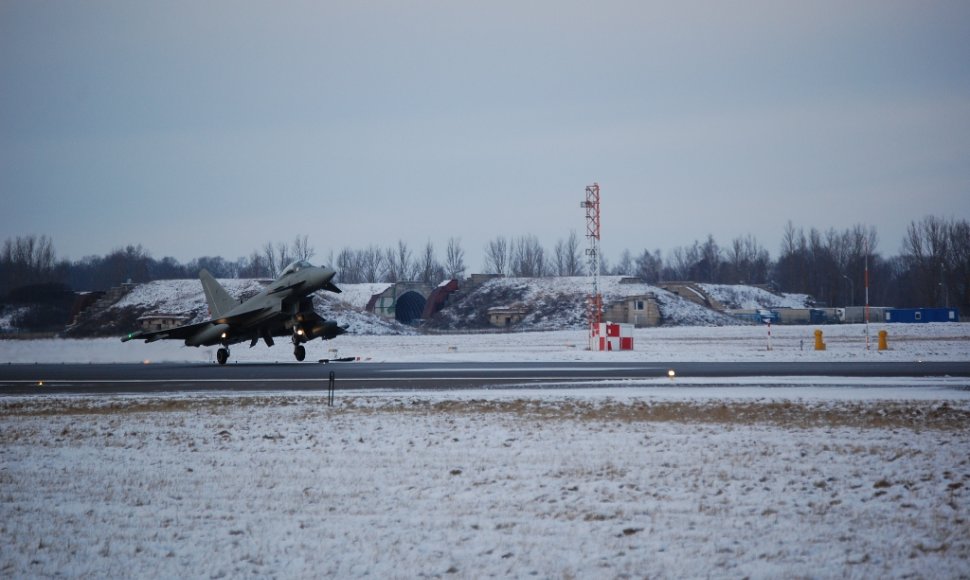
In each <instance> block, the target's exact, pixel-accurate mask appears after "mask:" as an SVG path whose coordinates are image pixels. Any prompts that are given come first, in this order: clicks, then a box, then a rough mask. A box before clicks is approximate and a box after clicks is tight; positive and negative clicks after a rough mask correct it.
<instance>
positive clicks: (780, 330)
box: [0, 323, 970, 364]
mask: <svg viewBox="0 0 970 580" xmlns="http://www.w3.org/2000/svg"><path fill="white" fill-rule="evenodd" d="M816 329H821V330H822V331H823V333H824V338H825V342H826V345H827V348H826V350H824V351H816V350H814V344H815V335H814V332H815V330H816ZM880 330H886V331H887V332H888V333H889V350H887V351H883V352H879V351H877V350H876V340H877V334H878V332H879V331H880ZM869 334H870V343H871V344H870V347H871V349H870V350H869V351H867V350H866V336H865V326H864V325H861V324H842V325H831V326H772V328H771V348H772V349H771V350H770V351H769V350H767V347H768V332H767V328H766V327H764V326H709V327H708V326H704V327H661V328H644V329H638V330H636V331H635V334H634V337H635V341H636V343H635V348H636V350H634V351H632V352H611V353H603V352H589V351H587V350H586V347H587V345H588V339H587V335H586V332H585V331H583V330H563V331H551V332H523V333H498V334H457V335H455V334H442V335H367V334H363V335H362V334H346V335H342V336H340V337H338V338H337V339H335V340H333V341H329V342H322V341H320V340H314V341H311V342H308V343H307V344H306V349H307V359H308V360H317V359H321V358H337V357H344V356H354V357H360V358H361V359H362V360H373V361H378V362H404V361H423V362H439V361H440V362H483V361H506V362H507V361H535V360H539V361H566V360H611V361H631V362H641V361H680V362H685V361H722V362H723V361H737V360H759V361H812V360H819V361H821V360H852V361H864V360H887V361H889V360H904V361H912V360H942V361H947V360H970V323H934V324H880V325H876V324H872V325H870V329H869ZM215 351H216V348H214V347H211V348H205V347H203V348H195V347H187V346H184V345H183V344H182V343H181V342H180V341H159V342H154V343H150V344H145V343H144V342H141V341H131V342H127V343H121V342H120V341H119V340H118V339H116V338H100V339H70V340H65V339H51V340H34V341H17V340H0V364H4V363H17V362H24V363H33V362H37V363H59V362H70V363H77V362H81V363H83V362H94V363H100V362H143V361H146V360H147V361H152V362H213V361H215ZM292 360H293V351H292V348H291V347H290V345H289V344H288V343H287V342H286V341H282V340H281V341H279V342H278V343H277V344H276V345H275V346H274V347H272V348H268V347H266V346H265V345H264V344H262V343H259V344H257V345H256V346H255V347H254V348H252V349H250V348H249V347H248V345H246V344H238V345H235V346H234V347H233V348H232V357H231V359H230V364H231V362H232V361H261V362H262V361H287V362H288V361H292Z"/></svg>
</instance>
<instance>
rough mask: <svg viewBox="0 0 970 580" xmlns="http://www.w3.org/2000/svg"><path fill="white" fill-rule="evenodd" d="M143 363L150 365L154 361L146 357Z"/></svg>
mask: <svg viewBox="0 0 970 580" xmlns="http://www.w3.org/2000/svg"><path fill="white" fill-rule="evenodd" d="M141 364H143V365H150V364H152V361H150V360H148V359H147V358H146V359H145V360H143V361H141Z"/></svg>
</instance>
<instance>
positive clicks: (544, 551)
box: [0, 324, 970, 578]
mask: <svg viewBox="0 0 970 580" xmlns="http://www.w3.org/2000/svg"><path fill="white" fill-rule="evenodd" d="M822 328H823V330H824V331H825V336H826V342H827V343H828V350H826V351H824V352H816V351H814V350H811V348H812V340H813V335H812V332H813V331H814V329H815V328H814V327H780V328H779V327H775V328H773V329H772V330H773V335H774V336H773V337H772V340H773V347H774V348H773V350H771V351H767V350H765V346H766V343H765V339H766V337H765V330H766V329H764V328H758V327H719V328H704V327H702V328H689V329H683V328H669V329H651V330H643V331H639V332H638V333H637V337H636V338H637V351H635V352H633V353H591V352H587V351H584V350H583V347H584V339H585V336H584V334H583V333H581V332H549V333H529V334H521V335H517V334H499V335H480V336H475V335H467V336H464V335H463V336H450V335H442V336H344V337H340V338H339V339H337V340H336V341H333V342H331V343H325V344H321V343H320V342H319V341H314V343H310V344H311V345H314V347H313V348H316V349H317V350H316V351H313V350H311V351H310V353H309V356H311V357H321V358H323V357H327V356H332V355H333V354H334V353H332V352H330V351H329V350H328V349H329V348H330V347H333V348H339V349H340V350H339V356H350V355H354V356H361V357H363V358H371V359H373V360H387V361H408V360H454V361H489V360H540V361H543V360H546V361H557V360H574V359H580V360H680V361H688V360H747V359H751V358H757V359H759V360H815V359H819V360H821V359H822V358H823V357H832V358H833V359H836V360H869V359H872V360H968V359H970V337H968V328H970V327H968V325H964V324H939V325H923V326H915V325H913V326H905V327H903V326H889V327H887V328H888V330H889V331H890V346H891V348H892V350H890V351H888V352H885V353H881V354H880V353H877V352H876V351H874V350H873V351H870V352H866V351H865V343H864V336H863V335H862V327H861V326H832V327H822ZM876 330H877V329H875V328H874V329H873V336H875V331H876ZM801 341H804V349H803V348H802V345H801V344H800V343H801ZM156 347H162V348H156ZM206 352H207V351H206V350H205V349H193V348H186V347H179V346H177V345H172V344H159V343H155V344H150V345H145V344H142V343H125V344H122V343H120V342H118V341H117V340H115V339H112V340H91V341H35V342H17V341H0V362H3V363H8V362H32V361H37V360H39V361H42V362H47V363H52V362H63V361H95V362H104V361H136V360H137V361H140V360H143V359H151V360H155V361H161V360H178V361H186V360H202V361H204V360H208V359H207V357H206V355H205V353H206ZM233 358H234V359H236V360H287V361H288V360H290V352H289V348H287V347H286V345H278V346H277V347H276V348H273V349H267V348H265V347H264V346H262V345H259V346H258V347H257V348H254V349H252V350H249V349H247V348H235V349H233ZM717 384H721V385H723V384H724V382H723V381H721V383H717ZM730 384H731V385H733V386H711V384H710V383H709V382H705V381H704V380H693V381H684V380H681V379H677V380H676V381H669V380H667V379H661V380H656V381H645V382H643V383H642V384H639V385H637V386H630V387H627V388H608V387H607V388H588V389H568V390H554V389H553V390H523V389H517V390H516V389H510V390H469V391H455V392H447V391H444V392H442V391H434V392H431V391H428V392H424V391H415V392H399V391H396V392H374V391H357V392H355V391H343V392H338V397H337V401H336V405H335V406H334V407H328V406H326V400H325V395H323V394H321V395H315V394H302V393H301V394H297V393H284V394H266V393H263V394H259V393H256V394H245V395H226V394H221V393H208V394H202V395H138V396H135V395H124V396H108V397H105V396H100V397H91V396H51V395H39V396H27V397H23V396H17V397H14V396H0V576H2V577H5V578H34V577H47V576H54V575H61V576H69V577H78V576H82V577H97V578H116V577H126V578H127V577H165V578H170V577H208V578H220V577H241V576H243V577H245V576H257V577H265V576H274V577H321V576H332V577H359V576H365V575H366V576H371V577H377V578H414V577H422V576H424V577H458V578H479V577H493V576H502V577H509V576H511V577H528V576H537V577H556V578H602V577H606V578H614V577H646V576H650V577H672V578H683V577H745V576H750V577H755V578H764V577H819V578H830V577H839V578H842V577H853V578H854V577H858V578H863V577H912V576H916V577H927V578H959V577H967V576H970V511H968V509H970V452H968V450H970V381H968V380H967V379H962V378H940V379H934V378H923V379H885V378H884V379H873V380H868V379H844V378H829V379H820V378H813V377H801V378H786V379H783V380H775V379H770V378H762V379H744V378H741V379H731V380H730Z"/></svg>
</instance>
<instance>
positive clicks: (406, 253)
mask: <svg viewBox="0 0 970 580" xmlns="http://www.w3.org/2000/svg"><path fill="white" fill-rule="evenodd" d="M385 262H386V264H387V273H386V276H385V279H386V280H387V281H388V282H403V281H407V280H413V279H414V277H415V274H416V272H415V264H414V259H413V258H412V256H411V250H410V249H409V248H408V245H407V243H406V242H405V241H404V240H398V242H397V248H396V249H395V248H388V249H387V251H386V254H385Z"/></svg>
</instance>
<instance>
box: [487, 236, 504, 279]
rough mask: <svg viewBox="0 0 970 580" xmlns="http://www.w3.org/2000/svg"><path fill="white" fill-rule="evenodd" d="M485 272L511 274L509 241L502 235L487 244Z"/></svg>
mask: <svg viewBox="0 0 970 580" xmlns="http://www.w3.org/2000/svg"><path fill="white" fill-rule="evenodd" d="M485 273H487V274H501V275H502V276H508V275H509V242H508V240H507V239H505V238H504V237H502V236H499V237H497V238H495V239H494V240H492V241H490V242H488V245H486V246H485Z"/></svg>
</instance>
